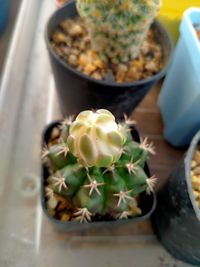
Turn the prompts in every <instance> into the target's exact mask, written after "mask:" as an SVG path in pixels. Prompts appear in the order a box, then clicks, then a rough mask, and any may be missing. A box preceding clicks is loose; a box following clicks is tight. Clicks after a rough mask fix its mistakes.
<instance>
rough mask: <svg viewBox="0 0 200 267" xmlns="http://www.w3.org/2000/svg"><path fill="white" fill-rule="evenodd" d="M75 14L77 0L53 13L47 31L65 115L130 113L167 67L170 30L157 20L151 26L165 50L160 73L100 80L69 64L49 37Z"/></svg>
mask: <svg viewBox="0 0 200 267" xmlns="http://www.w3.org/2000/svg"><path fill="white" fill-rule="evenodd" d="M75 16H77V11H76V6H75V2H74V1H71V2H69V3H68V4H66V5H65V6H64V7H62V8H60V9H58V10H57V11H56V12H55V13H54V14H53V15H52V16H51V18H50V19H49V21H48V23H47V27H46V31H45V39H46V44H47V49H48V52H49V57H50V61H51V66H52V71H53V76H54V79H55V85H56V90H57V94H58V99H59V103H60V108H61V112H62V114H63V115H64V116H66V115H69V114H77V113H79V112H80V111H82V110H85V109H92V108H95V109H99V108H106V109H108V110H110V111H111V112H112V113H113V114H114V115H115V117H116V118H118V119H119V118H122V117H123V115H124V113H126V114H127V115H130V114H131V112H132V111H133V110H134V108H135V107H136V106H137V105H138V104H139V103H140V101H141V100H142V99H143V98H144V96H145V95H146V93H147V92H148V91H149V90H150V88H152V87H153V86H154V85H155V83H156V82H157V81H158V80H160V79H161V78H162V77H163V76H164V75H165V73H166V71H167V68H168V66H169V62H170V60H171V56H172V50H173V45H172V41H171V38H170V36H169V34H168V33H167V32H166V30H165V29H164V28H163V27H162V25H161V24H160V23H159V22H158V21H155V22H154V23H153V25H152V28H153V30H154V32H155V35H156V40H157V41H158V43H159V44H161V46H162V50H163V61H164V66H163V69H162V70H161V71H160V72H159V73H157V74H156V75H154V76H152V77H151V78H148V79H146V80H140V81H135V82H130V83H121V84H119V83H116V82H109V81H103V80H102V81H99V80H95V79H93V78H91V77H89V76H86V75H84V74H82V73H81V72H78V71H77V70H75V69H73V68H72V67H70V66H69V65H68V64H67V63H65V62H64V61H63V60H62V59H61V58H60V57H59V56H58V55H57V54H56V53H55V52H54V50H53V49H52V48H51V44H50V39H51V36H52V33H53V32H54V31H55V29H56V27H57V26H58V25H59V23H60V22H61V21H63V20H65V19H68V18H73V17H75Z"/></svg>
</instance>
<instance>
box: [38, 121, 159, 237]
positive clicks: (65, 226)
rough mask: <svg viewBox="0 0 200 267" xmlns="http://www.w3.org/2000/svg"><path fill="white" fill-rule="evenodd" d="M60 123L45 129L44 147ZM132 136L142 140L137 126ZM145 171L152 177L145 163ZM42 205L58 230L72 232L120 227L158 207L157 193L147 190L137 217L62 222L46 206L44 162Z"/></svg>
mask: <svg viewBox="0 0 200 267" xmlns="http://www.w3.org/2000/svg"><path fill="white" fill-rule="evenodd" d="M59 125H60V122H59V121H55V122H53V123H51V124H50V125H49V126H47V128H46V129H45V131H44V134H43V141H42V147H44V144H47V143H48V140H49V138H50V134H51V132H52V129H53V128H54V127H57V126H59ZM131 132H132V136H133V139H134V140H135V141H137V142H139V141H140V137H139V134H138V132H137V130H136V129H135V128H132V131H131ZM145 172H146V173H147V174H148V176H149V177H150V173H149V168H148V165H147V164H146V165H145ZM41 177H42V178H41V205H42V209H43V211H44V213H45V215H46V216H47V217H48V218H49V220H50V221H51V222H52V223H53V224H54V226H55V227H56V228H57V229H58V230H62V231H66V232H70V231H75V232H76V231H83V230H88V229H94V228H109V227H112V228H113V227H118V226H121V225H124V224H129V223H134V222H139V221H143V220H145V219H148V218H150V216H151V215H152V213H153V211H154V210H155V207H156V195H155V194H151V195H147V194H146V193H145V192H144V193H142V194H140V208H141V210H142V215H140V216H138V217H135V218H132V219H131V218H130V219H126V220H112V221H98V222H91V223H79V222H74V221H73V222H72V221H69V222H62V221H60V220H57V219H56V218H54V217H52V216H50V215H49V214H48V211H47V207H46V197H45V186H46V184H47V182H46V181H47V178H48V177H49V172H48V170H47V168H46V167H45V166H44V164H42V175H41Z"/></svg>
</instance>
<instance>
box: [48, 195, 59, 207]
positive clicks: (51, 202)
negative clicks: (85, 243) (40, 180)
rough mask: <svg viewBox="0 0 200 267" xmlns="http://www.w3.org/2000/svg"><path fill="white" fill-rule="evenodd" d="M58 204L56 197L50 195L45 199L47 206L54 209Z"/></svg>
mask: <svg viewBox="0 0 200 267" xmlns="http://www.w3.org/2000/svg"><path fill="white" fill-rule="evenodd" d="M57 205H58V200H57V198H56V197H51V198H49V199H48V200H47V208H48V209H51V210H54V209H55V208H56V206H57Z"/></svg>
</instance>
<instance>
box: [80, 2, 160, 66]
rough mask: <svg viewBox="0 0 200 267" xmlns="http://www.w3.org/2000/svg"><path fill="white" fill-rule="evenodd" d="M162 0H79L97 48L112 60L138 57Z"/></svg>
mask: <svg viewBox="0 0 200 267" xmlns="http://www.w3.org/2000/svg"><path fill="white" fill-rule="evenodd" d="M160 5H161V0H114V1H113V0H77V10H78V12H79V14H80V16H81V17H82V18H83V19H84V20H85V22H86V25H87V28H88V32H89V34H90V37H91V41H92V45H93V48H94V50H96V51H98V52H99V54H100V55H101V56H102V57H103V58H105V59H107V60H111V62H112V63H119V62H127V61H129V60H131V59H133V58H135V57H136V56H137V54H138V52H139V49H140V46H141V44H142V42H143V41H144V39H145V36H146V34H147V31H148V29H149V27H150V25H151V23H152V22H153V20H154V18H155V17H156V15H157V13H158V11H159V9H160Z"/></svg>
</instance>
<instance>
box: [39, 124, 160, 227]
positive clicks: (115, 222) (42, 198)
mask: <svg viewBox="0 0 200 267" xmlns="http://www.w3.org/2000/svg"><path fill="white" fill-rule="evenodd" d="M60 124H61V120H55V121H53V122H51V123H50V124H48V125H47V126H46V127H45V129H44V130H43V139H42V147H43V146H44V143H45V134H46V132H47V131H48V130H50V129H52V128H53V127H55V126H56V125H60ZM135 129H136V128H135ZM136 131H137V129H136ZM137 134H138V133H137ZM41 166H42V172H41V180H40V181H41V182H40V202H41V205H42V210H43V212H44V213H45V215H46V216H47V218H48V219H49V220H50V221H52V222H53V223H54V225H57V226H67V225H69V224H73V225H74V226H80V225H84V224H81V223H80V222H76V221H67V222H63V221H60V220H58V219H56V218H54V217H53V216H51V215H49V214H48V212H47V208H46V201H45V193H44V178H45V177H44V173H45V166H44V164H43V163H42V164H41ZM147 170H148V171H149V168H148V165H147ZM143 193H144V192H143ZM148 197H152V207H151V209H150V210H149V211H148V212H147V213H146V214H145V215H140V216H136V217H133V218H129V219H125V220H110V221H103V220H102V221H96V222H91V223H90V224H91V227H92V226H97V227H98V226H109V225H112V226H114V225H118V224H119V222H121V225H122V224H128V223H131V222H139V221H143V220H145V219H149V218H150V217H151V215H152V214H153V212H154V211H155V209H156V205H157V197H156V193H154V192H153V193H151V195H149V196H148Z"/></svg>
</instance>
